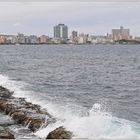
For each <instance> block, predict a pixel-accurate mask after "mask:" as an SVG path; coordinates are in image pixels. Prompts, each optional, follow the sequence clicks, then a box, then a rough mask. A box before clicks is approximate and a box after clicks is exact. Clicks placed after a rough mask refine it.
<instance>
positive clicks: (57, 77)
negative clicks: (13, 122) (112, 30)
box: [0, 45, 140, 138]
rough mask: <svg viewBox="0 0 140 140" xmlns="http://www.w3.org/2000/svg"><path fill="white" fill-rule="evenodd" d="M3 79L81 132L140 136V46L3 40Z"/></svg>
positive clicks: (82, 134) (0, 78) (0, 60)
mask: <svg viewBox="0 0 140 140" xmlns="http://www.w3.org/2000/svg"><path fill="white" fill-rule="evenodd" d="M0 74H1V75H0V84H1V85H4V86H6V87H8V88H10V89H11V90H14V91H15V96H18V97H19V96H20V97H26V99H27V100H28V101H31V102H33V103H37V104H40V105H41V106H42V107H43V108H47V109H48V112H49V113H51V114H52V115H54V116H55V117H56V118H57V119H58V121H57V122H56V123H55V124H52V125H49V126H48V127H47V128H44V129H42V130H39V131H38V132H36V135H37V136H39V137H41V138H44V137H46V135H47V134H48V133H49V131H51V130H53V129H54V128H56V127H58V126H61V125H63V126H65V127H66V128H67V129H68V130H70V131H72V132H73V133H74V137H76V138H116V137H117V138H136V137H140V119H139V117H140V46H138V45H137V46H131V45H130V46H118V45H117V46H115V45H114V46H111V45H109V46H101V45H97V46H91V45H90V46H68V45H61V46H59V45H57V46H54V45H50V46H47V45H42V46H24V45H23V46H0Z"/></svg>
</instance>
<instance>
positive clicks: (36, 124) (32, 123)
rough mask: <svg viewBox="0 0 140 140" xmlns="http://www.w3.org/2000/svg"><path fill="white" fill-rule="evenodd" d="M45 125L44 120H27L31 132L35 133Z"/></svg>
mask: <svg viewBox="0 0 140 140" xmlns="http://www.w3.org/2000/svg"><path fill="white" fill-rule="evenodd" d="M44 123H45V120H43V119H39V118H31V119H29V128H30V130H31V131H33V132H35V131H36V130H38V129H39V128H41V126H42V125H43V124H44Z"/></svg>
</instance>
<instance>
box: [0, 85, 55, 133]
mask: <svg viewBox="0 0 140 140" xmlns="http://www.w3.org/2000/svg"><path fill="white" fill-rule="evenodd" d="M12 94H13V93H12V92H10V91H9V90H8V89H6V88H4V87H2V86H0V111H1V112H4V113H5V114H8V115H10V116H11V117H12V118H13V120H15V121H16V122H17V123H20V124H22V125H25V126H27V127H28V128H29V129H30V130H31V131H33V132H35V131H36V130H38V129H39V128H40V127H42V126H47V125H48V123H53V122H54V119H53V117H52V116H51V115H50V114H49V113H48V112H47V111H46V110H45V109H41V107H40V106H39V105H36V104H32V103H30V102H27V101H26V100H25V98H16V97H14V96H12ZM46 118H47V120H46Z"/></svg>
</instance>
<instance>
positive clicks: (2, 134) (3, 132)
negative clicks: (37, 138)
mask: <svg viewBox="0 0 140 140" xmlns="http://www.w3.org/2000/svg"><path fill="white" fill-rule="evenodd" d="M0 139H15V137H14V135H13V134H12V133H10V132H9V131H8V130H7V129H6V128H4V127H1V126H0Z"/></svg>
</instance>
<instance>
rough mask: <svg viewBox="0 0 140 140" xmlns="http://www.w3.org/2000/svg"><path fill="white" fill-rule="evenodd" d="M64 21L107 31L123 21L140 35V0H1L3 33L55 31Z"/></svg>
mask: <svg viewBox="0 0 140 140" xmlns="http://www.w3.org/2000/svg"><path fill="white" fill-rule="evenodd" d="M58 23H64V24H66V25H67V26H68V27H69V34H70V33H71V31H72V30H77V31H78V32H79V33H82V32H83V33H89V34H92V35H105V34H106V33H107V32H108V33H110V32H111V29H112V28H119V27H120V26H121V25H123V26H124V27H126V28H130V29H131V34H132V35H135V36H140V2H136V1H135V2H80V1H79V2H78V1H77V2H70V1H69V2H62V1H61V2H43V1H42V2H0V34H16V33H17V32H22V33H24V34H36V35H41V34H46V35H49V36H52V35H53V26H54V25H56V24H58Z"/></svg>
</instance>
